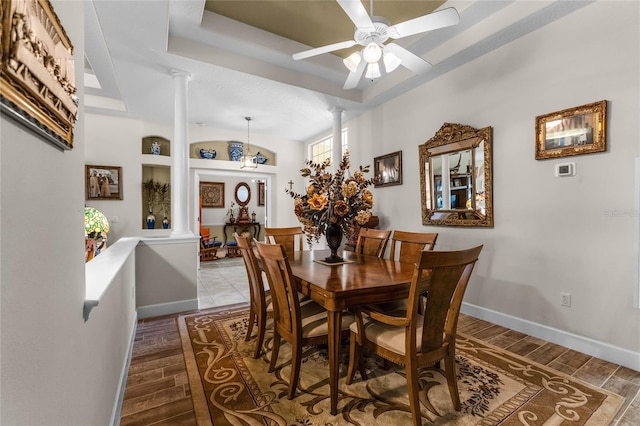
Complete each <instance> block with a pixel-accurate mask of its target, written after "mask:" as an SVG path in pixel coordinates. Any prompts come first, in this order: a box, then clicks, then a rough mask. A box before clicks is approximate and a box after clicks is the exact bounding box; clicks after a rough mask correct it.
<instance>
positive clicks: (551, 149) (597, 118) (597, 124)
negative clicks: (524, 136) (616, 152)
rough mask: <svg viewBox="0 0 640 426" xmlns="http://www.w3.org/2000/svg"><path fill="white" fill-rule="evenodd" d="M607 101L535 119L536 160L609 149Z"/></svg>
mask: <svg viewBox="0 0 640 426" xmlns="http://www.w3.org/2000/svg"><path fill="white" fill-rule="evenodd" d="M606 122H607V101H606V100H605V101H599V102H594V103H592V104H587V105H582V106H579V107H575V108H569V109H565V110H562V111H557V112H552V113H550V114H545V115H539V116H538V117H536V160H544V159H547V158H559V157H568V156H570V155H580V154H591V153H593V152H603V151H606V150H607V142H606V127H607V126H606Z"/></svg>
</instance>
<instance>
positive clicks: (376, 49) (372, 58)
mask: <svg viewBox="0 0 640 426" xmlns="http://www.w3.org/2000/svg"><path fill="white" fill-rule="evenodd" d="M362 57H363V58H364V60H365V61H367V63H368V64H375V63H377V62H378V61H379V60H380V58H381V57H382V49H380V46H378V45H377V44H376V43H374V42H371V43H369V44H368V45H367V47H365V48H364V49H363V50H362Z"/></svg>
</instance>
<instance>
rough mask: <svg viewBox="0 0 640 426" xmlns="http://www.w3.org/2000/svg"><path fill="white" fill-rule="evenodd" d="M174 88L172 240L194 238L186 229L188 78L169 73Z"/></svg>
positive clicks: (187, 207)
mask: <svg viewBox="0 0 640 426" xmlns="http://www.w3.org/2000/svg"><path fill="white" fill-rule="evenodd" d="M171 76H172V77H173V81H174V86H175V116H174V124H173V127H174V129H173V143H172V150H173V153H172V157H173V166H172V168H171V213H172V214H171V222H172V223H171V228H172V232H171V236H193V232H191V230H190V229H189V221H188V218H189V201H188V198H189V114H188V105H189V104H188V85H189V80H190V79H191V74H189V73H188V72H184V71H178V70H173V71H171Z"/></svg>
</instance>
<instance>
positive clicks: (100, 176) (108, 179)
mask: <svg viewBox="0 0 640 426" xmlns="http://www.w3.org/2000/svg"><path fill="white" fill-rule="evenodd" d="M84 174H85V178H84V181H85V190H86V192H85V199H87V200H122V167H117V166H94V165H88V164H87V165H85V166H84Z"/></svg>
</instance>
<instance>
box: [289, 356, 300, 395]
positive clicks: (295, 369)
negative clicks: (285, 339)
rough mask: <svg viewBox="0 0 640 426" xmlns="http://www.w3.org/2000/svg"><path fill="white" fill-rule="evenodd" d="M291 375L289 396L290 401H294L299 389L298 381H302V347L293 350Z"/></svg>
mask: <svg viewBox="0 0 640 426" xmlns="http://www.w3.org/2000/svg"><path fill="white" fill-rule="evenodd" d="M291 352H292V353H291V375H290V377H289V394H288V395H287V398H288V399H293V397H294V396H295V395H296V387H298V380H300V362H301V358H302V345H297V347H292V348H291Z"/></svg>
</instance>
